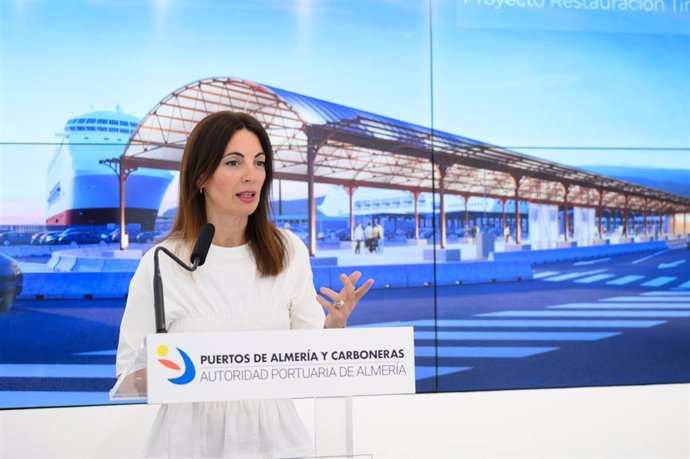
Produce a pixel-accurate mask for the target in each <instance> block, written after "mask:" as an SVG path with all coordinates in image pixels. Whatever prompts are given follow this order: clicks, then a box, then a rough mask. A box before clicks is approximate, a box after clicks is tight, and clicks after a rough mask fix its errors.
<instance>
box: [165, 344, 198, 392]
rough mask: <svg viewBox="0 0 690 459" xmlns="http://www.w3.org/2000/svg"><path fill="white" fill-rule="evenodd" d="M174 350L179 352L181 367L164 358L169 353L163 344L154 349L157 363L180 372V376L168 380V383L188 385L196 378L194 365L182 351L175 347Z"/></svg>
mask: <svg viewBox="0 0 690 459" xmlns="http://www.w3.org/2000/svg"><path fill="white" fill-rule="evenodd" d="M175 349H177V352H179V354H180V357H182V366H180V365H178V364H177V363H175V362H173V361H172V360H170V359H168V358H166V357H168V354H169V353H170V351H169V349H168V346H166V345H165V344H161V345H159V346H158V348H157V349H156V352H157V353H158V357H159V358H158V361H159V362H160V363H161V364H162V365H163V366H165V367H167V368H170V369H171V370H175V371H181V372H182V374H181V375H180V376H178V377H176V378H168V381H170V382H171V383H173V384H178V385H182V384H189V383H190V382H192V381H193V380H194V377H195V376H196V368H194V363H193V362H192V359H191V358H189V356H188V355H187V353H186V352H185V351H183V350H182V349H180V348H179V347H176V348H175Z"/></svg>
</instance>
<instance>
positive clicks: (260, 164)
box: [256, 161, 266, 167]
mask: <svg viewBox="0 0 690 459" xmlns="http://www.w3.org/2000/svg"><path fill="white" fill-rule="evenodd" d="M256 165H257V166H259V167H265V166H266V161H257V162H256Z"/></svg>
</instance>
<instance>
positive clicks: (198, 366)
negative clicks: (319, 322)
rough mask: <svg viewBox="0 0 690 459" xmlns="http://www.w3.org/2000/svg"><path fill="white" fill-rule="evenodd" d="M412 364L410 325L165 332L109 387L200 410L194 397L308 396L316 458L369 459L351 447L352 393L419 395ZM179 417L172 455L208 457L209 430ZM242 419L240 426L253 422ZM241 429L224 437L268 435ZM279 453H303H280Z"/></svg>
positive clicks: (171, 429)
mask: <svg viewBox="0 0 690 459" xmlns="http://www.w3.org/2000/svg"><path fill="white" fill-rule="evenodd" d="M414 372H415V368H414V332H413V329H412V327H399V328H393V327H390V328H361V329H333V330H330V329H329V330H279V331H241V332H222V333H170V334H165V333H163V334H151V335H148V336H147V339H146V346H145V347H144V346H143V347H142V349H141V350H140V355H139V357H138V358H137V359H136V361H135V362H134V363H133V364H132V366H131V367H130V368H129V369H128V370H127V371H126V372H125V373H124V374H122V375H120V377H119V378H118V380H117V383H116V385H115V387H113V389H112V390H111V394H110V395H111V399H113V400H145V401H147V402H148V403H152V404H159V403H160V404H166V407H167V408H168V409H169V410H170V409H173V407H176V406H181V407H184V409H185V410H187V409H189V410H191V411H190V413H196V412H197V411H195V410H198V409H199V408H200V405H199V404H198V403H195V402H216V401H228V402H230V401H237V402H232V403H240V402H239V401H242V400H255V401H259V400H274V401H276V399H295V398H309V399H313V401H314V419H313V426H314V430H313V431H312V444H311V446H309V447H308V449H310V450H311V453H309V454H308V456H309V457H331V458H335V457H362V458H365V457H370V456H368V455H366V454H364V455H362V454H358V455H355V454H353V429H352V418H353V415H352V398H351V396H353V395H381V394H413V393H414V392H415V374H414ZM181 403H184V404H188V405H179V404H181ZM249 403H253V402H249ZM290 403H292V402H290ZM194 416H198V415H196V414H193V415H192V418H193V419H195V418H194ZM175 419H177V421H175V422H174V423H172V424H171V419H170V418H169V419H168V421H167V422H166V425H165V428H164V431H163V437H164V438H167V439H168V440H167V443H165V444H164V445H163V446H162V448H163V450H164V451H167V455H168V456H169V457H178V456H179V457H200V456H203V455H204V454H203V452H204V450H205V448H208V446H209V444H208V443H207V442H206V441H205V440H204V438H205V435H204V433H203V429H202V430H200V428H199V427H198V426H197V427H194V426H195V425H196V424H197V423H196V421H193V420H192V421H191V422H192V423H191V424H185V425H182V428H180V426H181V424H180V425H178V424H179V419H181V418H179V417H177V416H176V417H175ZM233 422H234V423H235V424H237V423H238V422H239V421H238V420H237V419H233ZM298 422H299V421H298ZM302 422H304V419H303V420H302ZM241 424H242V423H241V422H240V424H237V426H236V427H240V428H244V427H246V426H243V425H241ZM214 425H215V424H214ZM292 426H293V427H294V425H292ZM209 427H211V426H210V425H209ZM212 429H213V428H212ZM195 430H199V431H198V432H196V433H195ZM240 430H242V429H240ZM190 432H191V434H190ZM238 432H239V431H236V432H235V434H233V435H232V436H231V437H227V435H226V436H225V440H224V441H230V442H231V443H230V445H232V447H233V448H234V447H238V445H240V446H241V445H244V446H246V447H247V448H249V449H250V450H251V449H252V448H255V446H256V447H259V448H263V447H264V445H265V442H266V441H269V440H266V439H262V438H256V437H255V436H254V435H250V434H247V435H245V434H241V433H238ZM159 437H160V432H159ZM216 437H217V436H216ZM216 437H214V438H216ZM290 438H293V437H292V436H291V437H290ZM180 439H184V441H183V442H182V443H183V444H182V443H180V444H179V445H178V443H179V441H178V440H180ZM164 441H165V440H164ZM269 443H270V441H269ZM252 445H254V446H252ZM226 447H228V444H227V443H226ZM159 451H160V448H159ZM299 456H300V457H301V456H304V453H300V454H299ZM271 457H295V454H294V453H285V454H283V453H279V452H275V451H274V453H272V455H271Z"/></svg>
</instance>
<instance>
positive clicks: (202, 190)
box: [199, 186, 204, 194]
mask: <svg viewBox="0 0 690 459" xmlns="http://www.w3.org/2000/svg"><path fill="white" fill-rule="evenodd" d="M199 194H204V187H203V186H202V187H201V188H199Z"/></svg>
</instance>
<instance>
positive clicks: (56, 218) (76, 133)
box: [46, 107, 173, 230]
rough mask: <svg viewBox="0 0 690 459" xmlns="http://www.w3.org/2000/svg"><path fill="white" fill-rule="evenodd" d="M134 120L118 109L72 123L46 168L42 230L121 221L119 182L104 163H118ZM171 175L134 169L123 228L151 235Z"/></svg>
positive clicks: (130, 179) (130, 178) (160, 171)
mask: <svg viewBox="0 0 690 459" xmlns="http://www.w3.org/2000/svg"><path fill="white" fill-rule="evenodd" d="M138 124H139V120H138V119H137V118H135V117H133V116H131V115H127V114H125V113H122V112H121V111H120V110H119V107H118V109H117V111H114V112H110V111H98V112H91V113H86V114H84V115H81V116H78V117H76V118H72V119H70V120H68V121H67V124H65V128H64V131H63V132H62V133H60V134H58V136H59V137H61V138H62V142H61V143H60V145H59V146H58V147H57V148H56V150H55V154H54V156H53V159H52V161H51V162H50V165H49V167H48V183H47V185H48V188H47V190H48V197H47V200H48V207H47V209H48V210H47V213H46V215H47V218H46V224H47V225H51V226H54V225H107V224H118V223H119V221H120V211H119V205H120V198H119V186H118V177H117V175H116V174H115V172H114V171H113V170H112V169H110V168H109V167H108V166H106V165H103V164H100V163H99V161H100V160H103V159H113V158H119V157H120V155H122V153H123V152H124V149H125V146H126V145H127V142H128V140H129V138H130V137H131V135H132V134H133V133H134V131H135V129H136V127H137V125H138ZM172 179H173V174H172V173H170V172H168V171H164V170H156V169H139V170H137V171H135V172H133V173H132V174H130V176H129V177H128V179H127V183H126V188H125V189H126V197H125V199H126V209H127V214H126V219H127V223H128V224H130V223H132V224H136V223H139V224H140V225H141V229H142V230H152V229H153V228H154V225H155V220H156V215H157V214H158V211H159V208H160V205H161V201H162V199H163V195H164V194H165V191H166V190H167V188H168V185H170V182H171V181H172Z"/></svg>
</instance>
